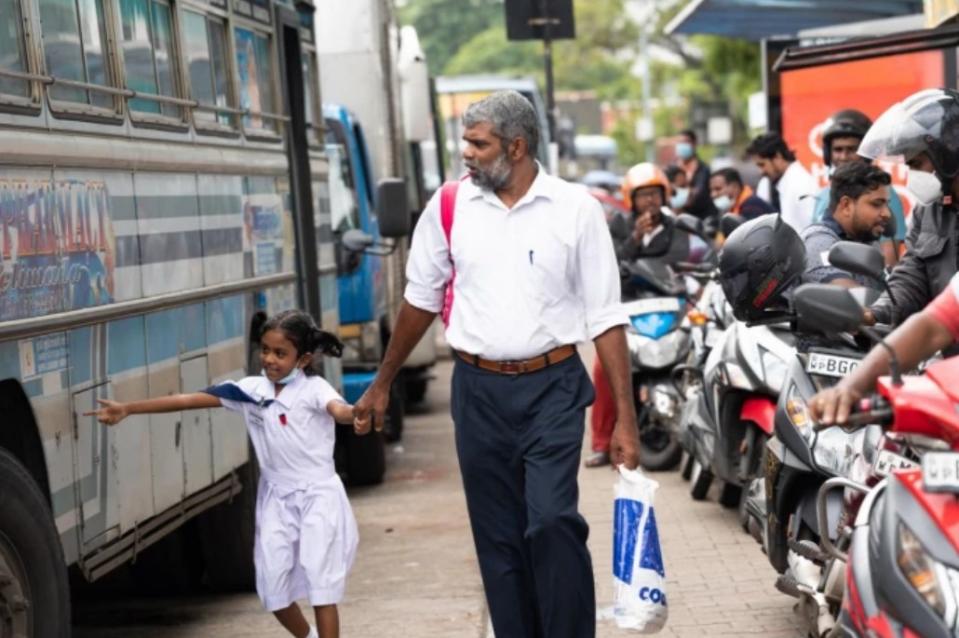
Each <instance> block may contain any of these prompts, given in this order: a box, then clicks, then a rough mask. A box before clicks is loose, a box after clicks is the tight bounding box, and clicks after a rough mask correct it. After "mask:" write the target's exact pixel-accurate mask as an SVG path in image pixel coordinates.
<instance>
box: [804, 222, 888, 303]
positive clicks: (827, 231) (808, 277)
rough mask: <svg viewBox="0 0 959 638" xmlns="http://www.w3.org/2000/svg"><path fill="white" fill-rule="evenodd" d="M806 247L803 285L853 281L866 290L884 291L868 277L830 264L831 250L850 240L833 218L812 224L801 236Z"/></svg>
mask: <svg viewBox="0 0 959 638" xmlns="http://www.w3.org/2000/svg"><path fill="white" fill-rule="evenodd" d="M800 237H802V240H803V244H805V246H806V270H805V272H804V273H803V278H802V279H803V283H813V284H828V283H830V282H832V281H835V280H836V279H852V280H854V281H855V282H857V283H858V284H860V285H862V286H865V287H866V288H872V289H875V290H882V288H881V286H880V285H879V284H878V283H877V282H875V281H873V280H872V279H870V278H868V277H863V276H862V275H856V274H853V273H850V272H846V271H845V270H842V269H840V268H836V267H835V266H833V265H832V264H831V263H829V250H830V249H831V248H832V247H833V245H835V244H836V242H839V241H847V240H849V238H848V237H847V236H846V233H845V232H844V231H843V229H842V226H840V225H839V223H838V222H837V221H836V220H835V219H833V218H832V216H829V217H827V218H826V219H824V220H822V221H821V222H818V223H813V224H810V225H809V226H807V227H806V229H805V230H803V232H802V234H801V235H800Z"/></svg>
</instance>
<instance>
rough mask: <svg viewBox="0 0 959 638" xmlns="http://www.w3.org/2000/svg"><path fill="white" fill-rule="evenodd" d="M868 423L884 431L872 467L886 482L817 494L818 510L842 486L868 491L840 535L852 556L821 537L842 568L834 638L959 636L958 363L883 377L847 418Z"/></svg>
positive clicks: (836, 484) (837, 483)
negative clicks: (874, 391) (875, 390)
mask: <svg viewBox="0 0 959 638" xmlns="http://www.w3.org/2000/svg"><path fill="white" fill-rule="evenodd" d="M865 423H878V424H880V425H882V426H883V427H884V428H886V441H885V442H884V444H883V445H880V448H879V449H878V450H877V455H876V458H875V461H874V464H873V468H874V469H878V470H881V471H884V472H888V476H887V477H886V478H884V479H883V480H881V481H880V482H879V483H878V484H877V485H876V486H875V487H872V488H866V487H865V486H864V485H857V484H855V483H853V482H850V481H848V480H845V479H834V480H833V481H830V482H828V484H827V485H824V486H823V488H822V490H821V491H820V505H821V506H822V505H823V504H824V503H825V494H826V492H828V491H829V490H830V489H835V488H836V487H844V488H846V489H847V493H848V491H849V488H852V489H853V490H860V491H862V492H865V498H863V499H862V501H861V503H857V505H858V508H856V509H855V510H854V520H853V521H852V524H851V525H850V526H849V527H847V529H846V532H847V533H846V534H843V535H841V537H842V538H843V541H842V542H841V546H843V547H848V553H845V552H843V551H842V550H841V549H840V548H839V547H837V546H836V545H834V544H833V543H832V542H831V541H830V540H829V534H828V533H821V535H820V537H821V539H823V541H822V545H823V549H824V550H825V552H826V553H827V554H828V555H830V556H831V557H832V558H834V559H836V560H839V561H841V562H842V563H844V564H845V588H844V592H843V596H842V606H841V610H840V613H839V617H838V619H837V624H836V625H835V626H834V627H833V628H832V630H831V631H830V632H829V634H828V635H829V637H830V638H839V637H847V636H850V637H851V636H869V637H870V638H873V637H875V638H936V637H939V636H941V637H943V638H955V637H956V636H959V357H955V358H952V359H947V360H945V361H941V362H938V363H935V364H933V365H931V366H929V367H928V368H927V369H926V372H925V374H924V375H922V376H907V377H904V378H900V377H899V376H898V374H897V373H895V372H894V373H893V375H892V376H891V377H884V378H882V379H881V380H880V381H879V384H878V395H877V396H875V397H873V398H870V399H867V400H865V401H863V402H862V404H861V405H860V406H859V410H858V413H856V414H853V415H852V416H851V417H850V425H852V426H855V425H856V424H865ZM847 427H848V426H847ZM917 463H918V464H917ZM910 466H911V467H910ZM903 467H905V468H908V469H897V468H903ZM823 520H825V517H820V521H823ZM823 531H827V530H823Z"/></svg>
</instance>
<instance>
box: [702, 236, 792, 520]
mask: <svg viewBox="0 0 959 638" xmlns="http://www.w3.org/2000/svg"><path fill="white" fill-rule="evenodd" d="M780 228H781V224H779V222H778V220H776V219H775V218H769V219H767V220H765V221H761V220H754V221H753V222H748V223H746V224H743V225H742V226H741V227H740V228H738V229H734V230H733V231H732V232H731V233H730V235H729V240H731V241H733V242H734V243H736V241H737V235H738V236H739V237H742V236H744V234H749V233H755V232H759V233H767V234H770V235H774V234H775V233H778V232H779V230H780ZM793 235H794V237H793V238H792V239H791V240H792V241H794V242H799V250H800V256H801V255H802V252H801V251H802V245H801V241H800V240H799V238H798V236H795V233H793ZM770 257H771V258H772V259H775V256H770ZM797 267H798V268H801V264H799V265H798V266H797V265H794V266H793V269H794V270H795V269H796V268H797ZM742 268H743V264H742V263H737V262H736V261H735V260H729V259H726V260H725V261H723V260H721V262H720V273H719V276H720V279H721V280H725V281H726V282H727V284H728V282H729V281H730V280H732V279H734V278H736V277H739V276H741V275H739V274H738V272H739V271H740V270H742ZM799 272H801V270H800V271H799ZM724 292H725V287H724ZM726 296H727V298H728V297H729V295H728V293H726ZM731 306H732V311H733V313H734V314H737V316H738V315H741V316H740V320H738V321H735V322H734V323H732V324H731V325H730V326H729V327H728V328H727V329H726V330H725V331H724V333H723V335H722V338H721V339H720V340H719V341H718V343H717V344H716V346H715V347H714V348H713V349H712V350H711V351H710V353H709V355H708V357H707V359H706V362H705V365H704V368H703V391H702V392H701V393H700V394H699V396H698V397H696V401H695V403H693V404H691V405H690V406H689V407H688V408H687V410H686V413H685V416H686V417H687V418H686V420H685V421H684V423H683V426H684V427H683V432H684V436H683V442H684V445H685V447H686V449H687V450H688V451H689V453H690V456H691V457H692V459H693V460H692V468H691V472H690V481H691V485H690V495H691V496H692V497H693V498H694V499H696V500H701V499H703V498H705V497H706V494H707V492H708V491H709V487H710V485H711V483H712V481H713V479H714V478H719V479H721V480H722V481H723V488H722V491H721V492H720V496H719V501H720V503H721V504H722V505H724V506H726V507H736V506H741V505H742V503H743V499H742V491H743V490H742V488H743V486H744V485H747V484H748V482H749V481H750V480H751V479H752V478H753V477H755V476H757V475H758V474H759V473H760V469H761V465H760V460H761V458H762V449H763V445H764V443H765V441H766V439H767V438H768V437H769V436H770V435H771V434H772V430H773V414H774V413H775V402H776V397H777V395H778V394H779V392H780V389H781V388H782V384H783V380H784V379H785V376H786V369H787V361H788V360H789V359H790V358H791V357H792V356H793V352H794V348H795V338H794V337H793V335H792V333H791V331H790V326H789V324H788V315H787V314H785V313H783V312H782V310H781V309H779V308H778V307H777V308H770V309H768V310H766V309H764V308H759V309H754V308H749V309H745V308H742V307H739V308H737V307H736V306H735V304H731ZM784 322H785V323H784ZM740 517H741V522H743V524H744V525H745V520H746V519H745V514H744V510H743V509H742V507H740Z"/></svg>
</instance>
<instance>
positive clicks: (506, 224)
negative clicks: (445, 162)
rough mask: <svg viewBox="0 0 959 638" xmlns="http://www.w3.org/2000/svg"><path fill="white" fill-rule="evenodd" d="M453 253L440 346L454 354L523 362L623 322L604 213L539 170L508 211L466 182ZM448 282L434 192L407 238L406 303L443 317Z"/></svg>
mask: <svg viewBox="0 0 959 638" xmlns="http://www.w3.org/2000/svg"><path fill="white" fill-rule="evenodd" d="M450 246H451V250H452V261H453V263H455V265H456V279H455V283H454V286H453V294H454V301H453V306H452V312H451V314H450V321H449V326H448V328H447V331H446V339H447V341H448V343H449V344H450V346H451V347H452V348H454V349H457V350H462V351H464V352H468V353H470V354H476V355H479V356H481V357H484V358H487V359H492V360H497V361H502V360H516V359H527V358H530V357H533V356H536V355H539V354H543V353H544V352H547V351H549V350H551V349H553V348H556V347H558V346H561V345H565V344H571V343H579V342H583V341H586V340H587V339H593V338H595V337H597V336H599V335H600V334H602V333H603V332H605V331H606V330H608V329H609V328H611V327H613V326H617V325H623V324H625V323H627V318H626V316H625V314H624V313H623V312H622V309H621V305H620V280H619V267H618V264H617V262H616V256H615V252H614V250H613V242H612V238H611V237H610V234H609V230H608V228H607V225H606V221H605V215H604V214H603V209H602V207H601V206H600V204H599V202H598V201H596V199H595V198H594V197H592V196H591V195H590V194H589V193H588V192H587V191H586V189H585V188H583V187H582V186H580V185H575V184H570V183H568V182H565V181H563V180H560V179H557V178H555V177H552V176H550V175H547V174H546V172H545V171H544V170H543V169H542V167H539V172H538V174H537V176H536V179H535V180H534V181H533V184H532V185H531V186H530V189H529V191H528V192H527V193H526V194H525V195H524V196H523V198H522V199H520V200H519V201H518V202H517V203H516V205H514V206H513V208H512V209H507V208H506V206H505V205H504V204H503V202H501V201H500V199H499V198H498V197H497V196H496V195H495V194H494V193H493V192H491V191H483V190H481V189H479V188H478V187H477V186H475V185H474V184H473V183H472V182H471V181H469V180H464V181H462V182H461V183H460V186H459V191H458V192H457V196H456V209H455V214H454V218H453V228H452V233H451V237H450ZM452 273H453V264H451V262H450V247H449V246H448V245H447V242H446V237H445V235H444V233H443V227H442V223H441V220H440V191H439V190H438V191H437V192H436V193H435V194H434V196H433V198H432V199H431V200H430V202H429V203H428V204H427V205H426V209H425V210H424V212H423V215H422V216H421V218H420V220H419V223H418V224H417V226H416V229H415V231H414V233H413V243H412V247H411V248H410V256H409V261H408V262H407V266H406V276H407V281H408V283H407V286H406V294H405V298H406V301H407V302H409V303H410V304H411V305H413V306H415V307H417V308H421V309H423V310H427V311H430V312H439V311H440V310H441V309H442V306H443V291H444V289H445V286H446V283H447V282H448V281H449V280H450V277H451V276H452Z"/></svg>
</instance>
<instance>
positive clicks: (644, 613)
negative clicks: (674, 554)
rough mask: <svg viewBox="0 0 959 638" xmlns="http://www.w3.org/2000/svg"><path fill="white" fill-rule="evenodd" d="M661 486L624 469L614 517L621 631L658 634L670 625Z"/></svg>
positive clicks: (616, 613)
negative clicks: (656, 504) (659, 522)
mask: <svg viewBox="0 0 959 638" xmlns="http://www.w3.org/2000/svg"><path fill="white" fill-rule="evenodd" d="M657 489H659V483H657V482H656V481H654V480H652V479H650V478H647V477H645V476H643V474H642V473H641V472H640V471H639V470H638V469H637V470H627V469H626V468H625V467H624V466H622V465H620V466H619V481H618V482H617V483H616V489H615V494H616V500H615V504H614V508H615V513H614V517H613V583H614V588H615V595H616V602H615V605H614V607H613V617H614V618H615V619H616V624H617V625H618V626H619V627H620V628H621V629H633V630H636V631H637V632H638V633H643V634H652V633H656V632H657V631H660V630H661V629H662V628H663V627H664V626H665V625H666V618H667V617H668V616H669V609H668V607H667V606H666V572H665V570H664V569H663V554H662V551H661V550H660V547H659V532H658V530H657V529H656V513H655V509H654V508H653V499H654V498H655V496H656V490H657Z"/></svg>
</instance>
